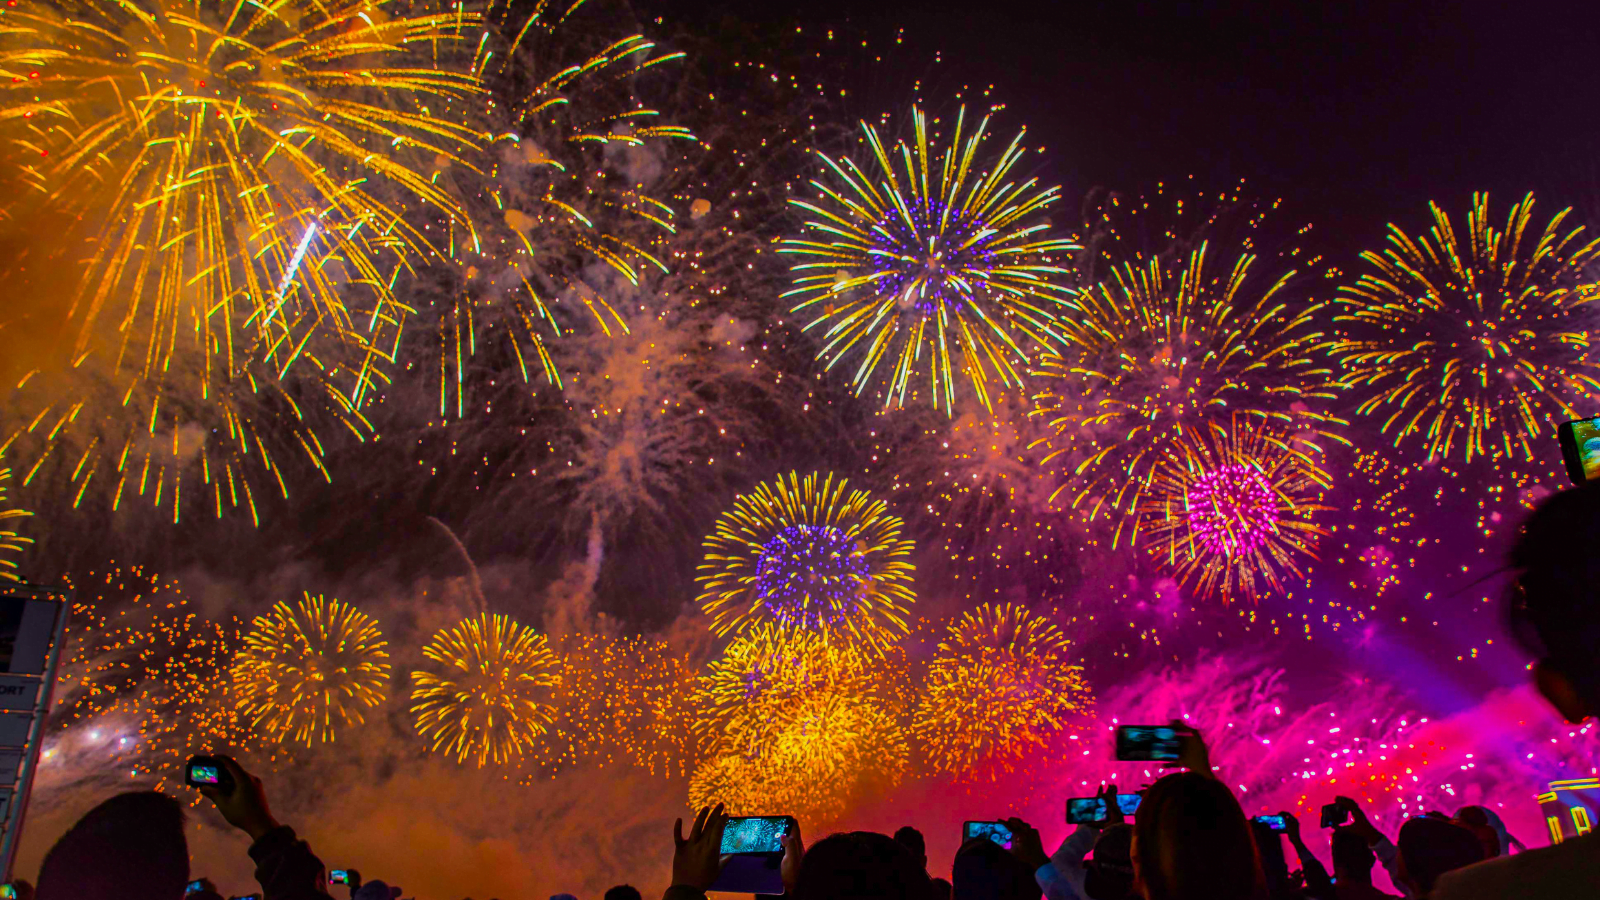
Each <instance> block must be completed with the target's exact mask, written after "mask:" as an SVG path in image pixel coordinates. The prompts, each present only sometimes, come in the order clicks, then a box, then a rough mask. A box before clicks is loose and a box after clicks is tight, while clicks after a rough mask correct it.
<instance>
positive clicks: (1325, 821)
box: [1322, 803, 1350, 828]
mask: <svg viewBox="0 0 1600 900" xmlns="http://www.w3.org/2000/svg"><path fill="white" fill-rule="evenodd" d="M1349 821H1350V810H1348V809H1346V808H1344V807H1342V806H1340V805H1339V804H1337V803H1325V804H1323V805H1322V827H1323V828H1338V827H1339V826H1340V825H1343V824H1345V823H1346V822H1349Z"/></svg>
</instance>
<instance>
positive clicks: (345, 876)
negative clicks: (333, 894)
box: [328, 869, 350, 884]
mask: <svg viewBox="0 0 1600 900" xmlns="http://www.w3.org/2000/svg"><path fill="white" fill-rule="evenodd" d="M328 883H329V884H349V883H350V870H349V869H334V870H333V871H331V872H329V873H328Z"/></svg>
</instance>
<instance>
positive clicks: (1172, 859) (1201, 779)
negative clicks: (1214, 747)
mask: <svg viewBox="0 0 1600 900" xmlns="http://www.w3.org/2000/svg"><path fill="white" fill-rule="evenodd" d="M1133 868H1134V878H1135V879H1136V881H1137V883H1138V884H1139V885H1140V886H1141V887H1142V888H1143V890H1144V895H1145V897H1146V898H1147V900H1202V898H1203V900H1259V898H1263V897H1265V896H1266V890H1267V889H1266V880H1265V878H1264V877H1263V876H1262V874H1261V861H1260V858H1259V857H1258V856H1257V854H1256V845H1255V841H1254V839H1252V838H1251V836H1250V824H1249V822H1248V821H1246V820H1245V816H1244V810H1242V809H1240V808H1239V801H1237V800H1235V799H1234V798H1233V794H1232V792H1230V791H1229V790H1228V788H1227V786H1226V785H1224V784H1223V783H1222V782H1220V781H1217V780H1216V779H1215V778H1207V777H1205V776H1204V775H1201V774H1199V773H1198V772H1181V773H1178V774H1175V775H1168V776H1166V777H1165V778H1162V779H1161V780H1160V781H1157V782H1156V783H1155V784H1153V785H1151V786H1150V789H1149V790H1147V791H1145V793H1144V800H1143V801H1142V802H1141V803H1140V804H1139V814H1138V815H1137V816H1136V817H1135V818H1134V823H1133Z"/></svg>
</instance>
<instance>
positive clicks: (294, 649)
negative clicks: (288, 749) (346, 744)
mask: <svg viewBox="0 0 1600 900" xmlns="http://www.w3.org/2000/svg"><path fill="white" fill-rule="evenodd" d="M251 624H252V625H253V626H254V629H253V630H252V631H251V632H250V633H249V634H248V635H246V636H245V639H244V649H243V650H242V651H240V653H239V656H238V658H237V660H236V661H235V662H234V664H233V687H234V691H235V693H236V694H237V695H238V698H239V699H238V703H239V708H240V709H241V710H242V711H243V712H244V714H245V715H247V716H249V717H250V718H251V720H252V721H253V723H254V724H255V726H256V727H257V728H259V729H261V730H262V731H263V732H264V733H265V734H266V735H267V736H269V737H271V738H273V739H276V740H285V739H292V740H295V741H299V742H300V743H302V744H305V745H307V746H310V745H311V743H312V741H313V740H319V741H332V740H333V739H334V738H335V737H336V736H337V734H338V732H339V730H340V729H343V728H349V727H351V726H355V725H360V724H361V723H362V722H363V721H364V718H363V712H364V711H365V710H369V709H373V708H375V707H377V706H378V705H379V704H380V703H382V702H383V701H384V699H385V698H386V697H387V696H388V690H389V662H388V659H389V652H388V651H387V650H386V649H385V648H386V647H388V643H387V642H386V641H384V640H383V635H382V634H381V633H380V632H379V631H378V623H377V622H375V621H373V620H372V618H371V617H369V616H368V615H366V614H365V613H362V612H359V611H357V610H356V609H355V608H354V607H352V606H350V605H349V604H347V603H341V602H339V601H338V600H324V599H323V598H322V597H321V596H320V595H319V596H316V597H313V596H311V594H310V593H307V594H306V595H305V596H304V597H303V598H302V599H301V600H300V602H299V603H298V604H296V605H294V606H290V605H289V604H288V603H284V602H279V603H278V604H277V605H276V606H274V607H273V608H272V612H271V613H270V614H268V615H265V616H257V617H256V618H255V620H254V621H253V622H252V623H251Z"/></svg>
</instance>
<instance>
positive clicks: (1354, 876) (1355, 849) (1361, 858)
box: [1330, 828, 1378, 884]
mask: <svg viewBox="0 0 1600 900" xmlns="http://www.w3.org/2000/svg"><path fill="white" fill-rule="evenodd" d="M1330 844H1331V845H1332V852H1333V875H1334V877H1335V878H1337V879H1339V881H1340V883H1341V884H1342V883H1344V882H1346V881H1354V882H1356V883H1358V884H1371V883H1372V864H1373V863H1375V862H1377V860H1378V858H1377V857H1376V856H1374V855H1373V853H1372V848H1371V847H1368V846H1367V841H1366V838H1363V837H1362V836H1360V835H1358V834H1355V833H1354V832H1351V831H1348V830H1346V829H1343V828H1340V829H1339V830H1337V831H1335V832H1334V833H1333V839H1332V840H1331V841H1330Z"/></svg>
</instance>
